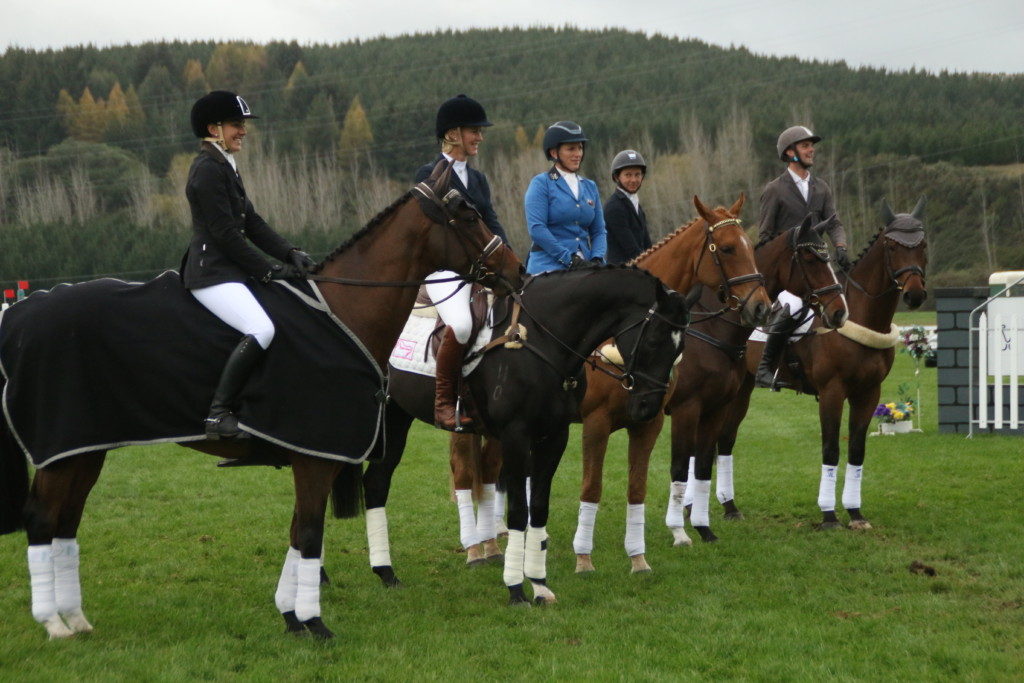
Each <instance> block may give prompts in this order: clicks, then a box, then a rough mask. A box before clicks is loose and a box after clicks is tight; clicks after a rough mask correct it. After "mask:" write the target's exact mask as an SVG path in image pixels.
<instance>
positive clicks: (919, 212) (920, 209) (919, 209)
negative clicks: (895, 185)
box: [910, 195, 927, 220]
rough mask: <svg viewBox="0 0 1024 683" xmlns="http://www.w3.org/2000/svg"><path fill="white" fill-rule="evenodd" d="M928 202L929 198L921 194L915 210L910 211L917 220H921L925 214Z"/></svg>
mask: <svg viewBox="0 0 1024 683" xmlns="http://www.w3.org/2000/svg"><path fill="white" fill-rule="evenodd" d="M926 202H927V198H926V197H925V196H924V195H921V198H920V199H918V200H917V206H915V207H914V210H913V211H911V212H910V215H911V216H913V217H914V218H916V219H917V220H921V218H922V217H923V216H924V205H925V203H926Z"/></svg>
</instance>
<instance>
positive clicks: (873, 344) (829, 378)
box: [719, 197, 928, 529]
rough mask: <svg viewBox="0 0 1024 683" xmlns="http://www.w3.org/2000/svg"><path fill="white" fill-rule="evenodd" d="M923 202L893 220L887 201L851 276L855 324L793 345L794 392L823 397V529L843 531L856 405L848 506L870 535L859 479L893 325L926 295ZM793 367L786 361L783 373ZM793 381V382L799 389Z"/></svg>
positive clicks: (857, 525)
mask: <svg viewBox="0 0 1024 683" xmlns="http://www.w3.org/2000/svg"><path fill="white" fill-rule="evenodd" d="M923 210H924V198H923V197H922V198H921V199H920V200H919V201H918V203H917V206H915V207H914V210H913V211H912V212H910V213H909V214H906V213H901V214H894V213H893V212H892V209H891V208H889V204H888V203H887V202H885V200H883V201H882V220H883V221H884V227H883V228H882V229H881V230H880V231H879V232H878V234H877V235H875V237H874V239H873V240H872V241H871V244H869V245H868V247H867V248H866V249H865V250H864V251H863V252H862V253H861V255H860V257H859V258H858V260H857V262H856V263H854V264H853V266H852V267H851V268H850V271H849V273H848V275H847V277H846V288H845V289H846V297H847V300H848V302H849V307H850V319H849V321H848V322H847V323H846V325H844V326H843V327H841V328H839V329H838V330H835V331H832V332H828V333H822V331H819V333H817V334H813V335H809V336H806V337H804V338H802V339H800V340H799V341H795V342H793V343H792V344H790V348H791V352H792V354H793V355H795V356H796V357H797V358H798V359H799V362H800V367H801V372H800V373H799V377H791V378H789V383H790V384H791V386H797V387H798V388H799V389H801V390H802V391H804V392H806V393H814V394H817V395H818V401H819V403H818V417H819V420H820V421H821V459H822V468H821V479H820V483H819V487H818V507H819V509H820V510H821V512H822V522H821V523H820V524H819V525H818V528H819V529H833V528H841V527H842V525H841V524H840V522H839V519H838V518H837V517H836V511H835V499H836V478H837V477H836V474H837V470H838V469H839V431H840V425H841V422H842V417H843V404H844V402H848V403H849V405H850V417H849V420H850V421H849V447H848V453H847V466H846V477H845V481H844V483H843V495H842V503H843V507H844V508H845V509H846V512H847V513H848V514H849V516H850V528H851V529H870V528H871V524H870V523H869V522H868V520H867V519H865V518H864V515H863V514H862V512H861V478H862V474H863V468H864V455H865V453H864V450H865V442H866V437H867V431H868V427H869V426H870V424H871V417H872V414H873V413H874V410H875V408H876V407H877V404H878V397H879V394H880V393H881V388H882V381H883V380H884V379H885V378H886V377H887V376H888V375H889V371H890V370H891V369H892V363H893V359H894V357H895V350H894V348H893V347H894V346H895V345H896V343H897V340H898V335H897V333H896V331H895V326H894V325H893V324H892V320H893V316H894V315H895V313H896V307H897V305H898V304H899V302H900V299H902V300H903V303H905V304H906V305H907V307H909V308H910V309H916V308H918V307H919V306H920V305H921V304H922V303H924V300H925V299H926V298H927V296H928V292H927V290H926V289H925V268H926V267H927V265H928V253H927V247H928V244H927V241H926V239H925V232H924V224H923V223H922V216H923ZM763 346H764V345H763V343H760V342H749V343H748V344H747V369H748V371H749V373H750V374H749V375H748V376H747V378H746V381H745V382H744V385H743V388H742V389H741V390H740V396H739V398H738V400H737V401H736V403H735V404H734V406H733V411H732V414H731V415H730V416H729V419H728V421H727V423H726V427H725V429H724V430H723V434H722V438H721V439H720V440H719V453H731V452H732V448H733V445H734V444H735V442H736V433H737V431H738V430H739V426H740V423H741V422H742V421H743V418H744V417H745V416H746V413H747V407H748V406H749V403H750V393H751V391H753V387H754V373H756V372H757V364H758V360H759V359H760V355H761V350H762V349H763ZM786 365H787V363H785V362H783V363H782V366H783V371H785V370H786V367H785V366H786ZM794 382H795V384H794Z"/></svg>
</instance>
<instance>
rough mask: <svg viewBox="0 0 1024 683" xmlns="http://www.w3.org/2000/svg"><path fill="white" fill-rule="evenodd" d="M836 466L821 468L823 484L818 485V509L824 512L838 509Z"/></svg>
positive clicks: (823, 466)
mask: <svg viewBox="0 0 1024 683" xmlns="http://www.w3.org/2000/svg"><path fill="white" fill-rule="evenodd" d="M837 469H839V468H838V467H837V466H835V465H822V466H821V483H820V484H819V485H818V508H819V509H820V510H821V511H822V512H832V511H833V510H835V509H836V470H837Z"/></svg>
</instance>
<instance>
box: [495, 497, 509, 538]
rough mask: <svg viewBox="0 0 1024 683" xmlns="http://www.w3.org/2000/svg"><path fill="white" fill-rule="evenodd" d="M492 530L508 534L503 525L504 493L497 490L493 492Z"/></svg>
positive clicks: (506, 528)
mask: <svg viewBox="0 0 1024 683" xmlns="http://www.w3.org/2000/svg"><path fill="white" fill-rule="evenodd" d="M494 530H495V531H496V532H498V533H503V534H504V533H507V532H508V527H507V526H506V525H505V492H504V491H498V490H497V488H495V491H494Z"/></svg>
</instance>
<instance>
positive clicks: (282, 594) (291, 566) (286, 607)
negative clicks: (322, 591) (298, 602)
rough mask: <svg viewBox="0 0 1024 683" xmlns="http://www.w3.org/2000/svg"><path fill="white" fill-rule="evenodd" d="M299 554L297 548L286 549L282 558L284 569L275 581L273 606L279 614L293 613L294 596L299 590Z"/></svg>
mask: <svg viewBox="0 0 1024 683" xmlns="http://www.w3.org/2000/svg"><path fill="white" fill-rule="evenodd" d="M301 557H302V556H301V555H300V554H299V550H298V548H288V552H287V553H286V554H285V556H284V567H282V568H281V578H279V579H278V580H277V592H276V593H274V604H275V605H277V611H279V612H280V613H281V614H284V613H285V612H294V611H295V594H296V593H297V592H298V590H299V574H298V567H299V559H300V558H301Z"/></svg>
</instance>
